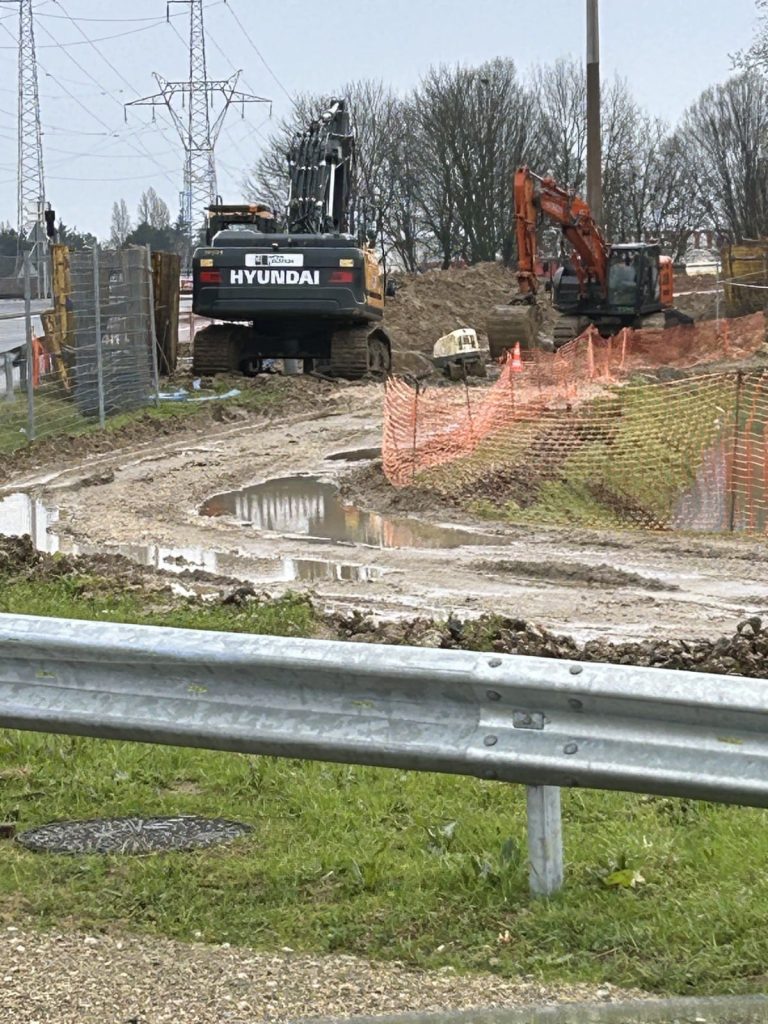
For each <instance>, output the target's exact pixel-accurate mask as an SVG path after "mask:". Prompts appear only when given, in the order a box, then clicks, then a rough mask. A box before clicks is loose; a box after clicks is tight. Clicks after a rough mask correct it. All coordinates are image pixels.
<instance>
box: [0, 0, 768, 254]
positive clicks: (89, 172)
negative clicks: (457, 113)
mask: <svg viewBox="0 0 768 1024" xmlns="http://www.w3.org/2000/svg"><path fill="white" fill-rule="evenodd" d="M228 3H229V7H228V6H227V3H225V0H208V3H207V5H206V12H205V18H206V32H207V38H208V72H209V75H210V76H212V77H227V76H228V75H230V74H232V72H233V70H235V69H242V70H243V72H244V83H245V88H246V89H249V90H251V91H253V92H255V93H257V94H259V95H261V96H266V97H270V98H271V99H272V100H273V116H274V117H279V116H280V115H281V114H282V113H284V112H285V111H286V110H287V109H288V107H289V100H288V98H287V94H292V93H296V92H301V91H305V90H308V91H331V90H332V89H333V88H334V87H336V86H338V85H340V84H341V83H343V82H344V81H347V80H350V79H355V78H362V77H377V78H378V77H380V78H383V79H384V80H386V81H388V82H390V83H391V84H392V85H393V86H394V87H395V88H397V89H398V90H402V91H405V90H407V89H408V88H409V87H410V86H412V85H414V84H415V83H416V82H417V80H418V78H419V75H420V74H421V73H422V72H423V71H424V70H425V69H426V68H427V67H428V66H429V65H430V64H433V63H440V62H448V63H456V62H462V63H467V64H472V63H477V62H480V61H483V60H485V59H488V58H492V57H496V56H503V57H511V58H512V59H514V60H515V61H516V62H517V64H518V66H519V67H520V69H525V68H527V67H529V66H530V65H531V64H536V63H539V62H547V61H551V60H554V59H556V58H557V57H560V56H568V55H573V56H577V57H581V56H582V55H583V53H584V38H585V32H584V19H585V2H584V0H548V2H546V3H536V2H533V3H532V2H530V0H379V2H376V3H374V2H371V0H357V2H354V3H329V2H327V0H325V2H320V3H319V2H318V0H278V2H275V0H228ZM35 6H36V34H37V46H38V60H39V63H40V92H41V107H42V120H43V122H44V131H45V137H44V147H45V170H46V181H47V193H48V198H49V200H50V201H51V202H52V203H53V205H54V207H55V209H56V210H57V212H58V213H59V215H60V216H61V217H62V218H63V219H64V221H65V222H66V223H67V224H68V225H70V226H72V225H77V226H78V227H79V228H81V229H86V230H92V231H95V232H96V233H97V234H99V235H100V236H105V235H107V234H108V231H109V222H110V214H111V207H112V202H113V201H114V200H115V199H119V198H121V197H124V198H125V199H126V200H127V201H128V204H129V207H130V209H131V211H132V212H133V211H135V207H136V203H137V200H138V197H139V195H140V194H141V192H142V190H143V189H145V188H147V187H148V186H149V185H152V186H154V188H155V189H156V190H157V191H158V192H159V193H160V194H161V195H162V196H163V197H164V198H165V200H166V202H167V203H168V204H169V206H170V207H171V209H172V211H173V213H174V215H175V214H176V212H177V210H178V194H179V191H180V189H181V184H182V160H183V157H182V154H181V151H180V145H179V142H178V137H177V136H176V135H175V134H174V132H173V130H172V129H171V128H170V127H169V126H168V122H167V116H164V117H163V119H162V123H160V122H158V123H156V124H154V125H153V124H152V122H151V112H150V111H148V110H145V109H136V108H134V109H133V110H131V111H129V114H128V122H127V124H126V123H125V122H124V119H123V109H122V106H123V104H124V103H125V102H127V101H130V100H133V99H136V98H137V97H139V96H145V95H147V94H150V93H153V92H155V91H156V86H155V82H154V79H153V78H152V72H153V71H158V72H159V73H160V74H162V75H163V76H164V77H165V78H168V79H176V78H184V77H186V72H187V52H186V38H187V36H188V22H189V17H188V14H187V13H186V12H187V7H186V5H182V4H179V5H177V6H173V7H172V8H171V11H172V14H173V15H174V17H173V19H172V25H168V24H166V22H165V10H166V5H165V0H130V2H129V0H112V2H110V3H105V2H104V0H60V2H59V0H40V2H38V3H36V5H35ZM601 7H602V43H603V66H604V74H605V75H612V74H613V73H614V72H618V73H619V74H621V75H623V76H624V77H625V78H626V79H627V80H628V82H629V84H630V86H631V88H632V90H633V92H634V94H635V96H636V98H637V99H638V100H639V101H640V103H641V104H643V105H644V106H645V107H646V108H647V109H648V110H649V111H650V112H651V113H653V114H656V115H660V116H663V117H666V118H667V119H669V120H672V121H674V120H675V119H676V118H678V117H679V116H680V114H681V113H682V112H683V111H684V110H685V108H686V107H687V106H688V105H689V104H690V103H691V102H693V101H694V100H695V99H696V97H697V96H698V95H699V93H700V92H701V91H702V90H703V89H704V88H706V87H707V86H708V85H710V84H712V83H714V82H719V81H722V80H724V79H725V78H726V77H727V76H728V74H729V73H730V60H729V54H730V53H732V52H733V51H735V50H738V49H739V48H742V47H745V46H747V45H748V44H749V42H750V39H751V35H752V30H753V27H754V23H755V4H754V0H728V3H727V4H724V3H723V0H635V2H632V0H603V2H602V4H601ZM230 8H231V9H230ZM185 15H186V16H185ZM235 15H236V16H237V17H238V18H239V19H240V21H241V22H242V25H243V26H244V28H245V30H246V32H247V34H248V35H249V36H250V39H251V41H252V42H251V41H249V40H248V38H247V37H246V34H245V33H244V32H243V31H242V29H241V28H240V26H239V25H238V24H237V22H236V20H235ZM69 17H71V18H72V19H75V20H76V21H77V25H75V24H73V23H72V21H70V20H69ZM16 22H17V15H16V14H15V12H14V8H13V5H11V4H9V3H0V72H1V74H0V81H1V82H2V86H0V146H1V147H2V149H1V150H0V153H1V157H0V220H10V221H11V222H12V223H15V220H16V178H15V173H16V162H15V157H16V141H15V139H16V136H15V132H16V114H15V110H16V89H15V80H16V53H15V48H14V38H15V35H16V27H17V25H16ZM180 36H181V37H182V38H180ZM252 43H253V44H254V45H252ZM73 44H74V45H73ZM92 44H93V45H92ZM254 47H258V50H259V51H260V53H261V55H262V57H263V58H264V60H266V62H267V64H268V65H269V67H267V66H266V65H265V63H264V60H262V59H261V57H260V56H259V53H258V52H257V51H256V49H255V48H254ZM270 69H271V72H270ZM94 79H95V81H94ZM246 115H247V120H245V121H244V120H241V118H240V112H239V110H238V111H236V110H232V111H231V112H230V118H229V121H228V123H227V126H226V128H225V130H224V132H223V134H222V137H221V141H220V144H219V148H218V151H217V164H218V171H219V185H220V191H221V193H222V194H223V196H224V198H225V201H230V202H232V201H237V200H238V199H239V198H240V187H239V186H240V182H241V180H242V177H243V173H244V171H245V170H246V169H247V167H248V166H249V165H250V164H252V163H253V161H254V159H255V157H256V156H257V155H258V152H259V148H260V146H261V145H262V144H263V140H264V138H265V135H266V133H268V132H269V127H270V126H269V120H268V108H266V107H263V106H259V105H256V106H252V107H249V108H247V110H246Z"/></svg>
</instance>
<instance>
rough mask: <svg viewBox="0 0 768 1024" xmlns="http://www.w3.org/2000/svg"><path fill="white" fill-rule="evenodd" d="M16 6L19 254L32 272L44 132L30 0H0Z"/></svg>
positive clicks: (43, 241) (38, 234)
mask: <svg viewBox="0 0 768 1024" xmlns="http://www.w3.org/2000/svg"><path fill="white" fill-rule="evenodd" d="M0 3H3V4H7V3H14V4H18V7H19V57H18V60H19V71H18V82H19V96H18V133H19V138H18V146H19V149H18V165H17V171H16V174H17V182H18V194H17V217H16V225H17V228H18V232H19V251H20V252H22V251H23V250H25V249H31V263H32V270H33V273H37V272H38V270H39V267H40V263H41V261H43V260H44V257H45V256H46V255H47V247H48V246H47V235H46V229H45V208H46V207H45V176H44V174H43V131H42V126H41V124H40V91H39V88H38V82H37V55H36V52H35V26H34V19H33V14H32V0H0Z"/></svg>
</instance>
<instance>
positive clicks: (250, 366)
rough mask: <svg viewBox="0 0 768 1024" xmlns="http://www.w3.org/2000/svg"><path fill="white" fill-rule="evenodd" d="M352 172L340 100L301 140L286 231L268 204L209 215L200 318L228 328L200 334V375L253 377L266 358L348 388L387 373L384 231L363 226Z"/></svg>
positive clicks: (351, 146) (199, 255)
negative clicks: (347, 382) (298, 364)
mask: <svg viewBox="0 0 768 1024" xmlns="http://www.w3.org/2000/svg"><path fill="white" fill-rule="evenodd" d="M354 170H355V138H354V134H353V131H352V128H351V118H350V112H349V109H348V106H347V103H346V101H345V100H343V99H339V100H334V101H332V102H331V104H330V106H329V108H328V109H327V110H326V111H325V112H324V113H323V114H322V116H321V117H319V118H318V119H317V120H315V121H313V122H312V123H311V124H310V125H309V126H308V128H307V130H306V131H303V132H301V133H299V134H298V135H297V136H296V138H295V139H294V141H293V145H292V147H291V150H290V152H289V154H288V172H289V178H290V193H289V199H288V204H287V210H286V214H285V219H284V222H283V223H282V224H280V223H278V220H277V218H276V217H275V215H274V213H273V212H272V211H271V210H270V209H269V208H268V207H267V206H265V205H263V204H260V203H256V204H252V205H249V206H225V205H222V204H219V205H215V206H211V207H210V208H209V210H208V229H207V235H206V243H207V244H206V245H205V246H204V247H202V248H198V249H196V250H195V253H194V257H193V278H194V284H193V310H194V312H195V313H196V314H198V315H200V316H204V317H208V318H210V319H212V320H219V321H222V320H223V321H227V322H226V323H223V324H222V323H215V324H211V325H210V326H208V327H205V328H204V329H203V330H201V331H199V332H198V333H197V335H196V336H195V339H194V347H193V370H194V372H195V373H197V374H201V375H207V374H214V373H221V372H226V371H228V370H229V371H231V370H239V371H241V372H243V373H245V374H248V375H252V374H255V373H258V372H259V371H260V370H261V368H262V364H263V361H264V360H265V359H296V360H303V362H304V369H305V370H307V371H310V370H318V371H322V372H324V373H328V374H330V375H332V376H338V377H347V378H351V379H354V378H359V377H364V376H365V375H367V374H373V375H375V376H384V375H386V374H387V373H388V372H389V370H390V367H391V360H392V356H391V343H390V339H389V336H388V335H387V332H386V331H385V329H384V328H383V326H382V323H381V322H382V319H383V315H384V293H385V281H384V274H383V271H382V268H381V265H380V263H379V260H378V258H377V256H376V253H375V252H374V243H375V238H376V232H375V229H370V227H369V225H368V224H367V223H365V218H361V219H360V221H359V222H358V216H357V213H358V211H357V209H356V201H355V195H354Z"/></svg>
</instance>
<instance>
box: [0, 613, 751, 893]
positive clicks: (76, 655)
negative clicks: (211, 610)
mask: <svg viewBox="0 0 768 1024" xmlns="http://www.w3.org/2000/svg"><path fill="white" fill-rule="evenodd" d="M0 726H2V727H6V728H12V729H27V730H33V731H38V732H55V733H68V734H74V735H81V736H95V737H102V738H105V739H121V740H135V741H140V742H146V743H161V744H174V745H180V746H189V747H205V748H210V749H215V750H229V751H238V752H240V753H251V754H270V755H275V756H280V757H295V758H306V759H314V760H324V761H337V762H344V763H354V764H365V765H378V766H382V767H389V768H400V769H411V770H416V771H430V772H444V773H453V774H459V775H470V776H477V777H479V778H482V779H493V780H498V781H501V782H515V783H523V784H525V785H527V786H529V787H531V788H530V790H529V799H528V809H529V851H530V854H531V859H532V868H531V872H532V879H531V880H532V887H533V888H534V890H535V891H539V892H551V891H554V890H555V889H556V888H558V887H559V884H560V881H561V879H562V851H561V848H560V838H559V830H560V817H559V790H558V789H557V788H556V787H561V786H578V787H584V788H591V789H610V790H625V791H634V792H641V793H650V794H662V795H668V796H683V797H691V798H696V799H704V800H713V801H722V802H729V803H738V804H744V805H751V806H755V807H768V681H764V680H752V679H743V678H738V677H733V676H712V675H702V674H694V673H682V672H674V671H670V670H659V669H642V668H633V667H629V666H615V665H599V664H577V663H569V662H557V661H551V660H546V659H539V658H522V657H511V656H504V655H495V654H481V653H471V652H465V651H439V650H438V651H435V650H427V649H421V648H409V647H385V646H378V645H366V644H353V643H339V642H327V641H315V640H295V639H282V638H277V637H260V636H250V635H240V634H228V633H208V632H199V631H192V630H178V629H161V628H157V627H147V626H128V625H112V624H107V623H93V622H73V621H66V620H60V619H40V618H32V617H27V616H12V615H0Z"/></svg>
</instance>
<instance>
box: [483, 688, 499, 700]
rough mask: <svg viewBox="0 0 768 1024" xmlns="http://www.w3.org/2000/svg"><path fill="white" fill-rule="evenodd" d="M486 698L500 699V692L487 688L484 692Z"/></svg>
mask: <svg viewBox="0 0 768 1024" xmlns="http://www.w3.org/2000/svg"><path fill="white" fill-rule="evenodd" d="M486 697H487V698H488V700H501V694H500V693H496V691H495V690H489V691H488V692H487V694H486Z"/></svg>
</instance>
